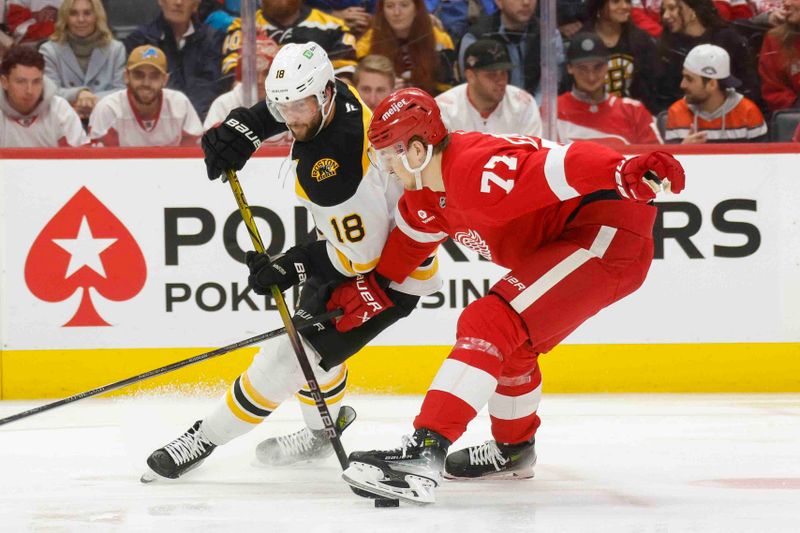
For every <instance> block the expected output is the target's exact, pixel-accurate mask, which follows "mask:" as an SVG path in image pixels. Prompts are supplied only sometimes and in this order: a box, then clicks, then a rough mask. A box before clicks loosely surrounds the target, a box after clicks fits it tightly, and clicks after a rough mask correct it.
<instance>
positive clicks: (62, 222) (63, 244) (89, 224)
mask: <svg viewBox="0 0 800 533" xmlns="http://www.w3.org/2000/svg"><path fill="white" fill-rule="evenodd" d="M146 279H147V265H146V264H145V260H144V255H143V254H142V250H141V248H140V247H139V244H138V243H137V242H136V240H135V239H134V238H133V236H132V235H131V233H130V232H129V231H128V229H127V228H126V227H125V225H124V224H123V223H122V221H120V220H119V218H117V217H116V216H115V215H114V213H112V212H111V210H109V209H108V207H106V206H105V205H104V204H103V203H102V202H101V201H100V200H99V199H98V198H97V197H96V196H95V195H94V194H92V193H91V192H90V191H89V189H87V188H86V187H81V189H80V190H79V191H78V192H77V193H75V195H74V196H73V197H72V198H70V199H69V200H68V201H67V202H66V203H65V204H64V206H63V207H62V208H61V209H60V210H59V211H58V212H57V213H55V214H54V215H53V217H52V218H51V219H50V221H49V222H48V223H47V224H46V225H45V226H44V228H42V231H41V232H40V233H39V235H38V236H37V237H36V240H34V242H33V245H32V246H31V249H30V251H29V252H28V257H27V258H26V260H25V283H26V284H27V286H28V289H30V291H31V293H32V294H33V295H34V296H36V297H37V298H39V299H41V300H44V301H45V302H62V301H64V300H66V299H67V298H69V297H70V296H72V295H73V294H74V293H75V292H76V291H78V290H80V291H82V295H81V302H80V305H79V306H78V309H77V310H76V312H75V314H74V316H73V317H72V318H71V319H70V320H69V321H68V322H67V323H66V324H64V327H78V326H110V325H111V324H109V323H108V322H106V321H105V320H104V319H103V317H101V316H100V314H99V313H98V312H97V310H96V309H95V307H94V304H93V303H92V297H91V293H90V291H89V289H90V288H94V289H95V291H97V293H98V294H100V295H101V296H103V297H104V298H107V299H109V300H112V301H115V302H122V301H125V300H130V299H131V298H133V297H134V296H136V295H137V294H139V292H140V291H141V290H142V287H144V283H145V280H146Z"/></svg>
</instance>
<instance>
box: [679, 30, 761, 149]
mask: <svg viewBox="0 0 800 533" xmlns="http://www.w3.org/2000/svg"><path fill="white" fill-rule="evenodd" d="M739 85H741V82H740V81H739V80H738V79H737V78H735V77H733V76H731V61H730V56H728V52H726V51H725V49H723V48H721V47H719V46H715V45H713V44H701V45H698V46H695V47H694V48H692V49H691V51H689V53H688V54H687V55H686V59H685V60H684V62H683V79H682V80H681V89H682V90H683V92H684V94H685V96H684V97H683V98H681V99H680V100H678V101H677V102H675V103H674V104H672V105H671V106H670V108H669V112H668V115H667V125H666V133H665V135H664V138H665V140H666V141H667V142H668V143H682V144H698V143H706V142H708V143H723V142H725V143H731V142H760V141H765V140H766V139H767V125H766V123H765V122H764V116H763V115H762V114H761V111H760V110H759V109H758V106H757V105H756V104H755V103H754V102H753V101H752V100H750V99H748V98H746V97H745V96H743V95H742V94H741V93H738V92H737V91H736V87H738V86H739Z"/></svg>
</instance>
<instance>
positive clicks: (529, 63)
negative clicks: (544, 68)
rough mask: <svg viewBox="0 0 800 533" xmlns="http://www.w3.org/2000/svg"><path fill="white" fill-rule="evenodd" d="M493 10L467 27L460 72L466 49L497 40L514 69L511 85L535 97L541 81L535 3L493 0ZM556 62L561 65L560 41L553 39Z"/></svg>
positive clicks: (561, 50) (462, 43) (461, 48)
mask: <svg viewBox="0 0 800 533" xmlns="http://www.w3.org/2000/svg"><path fill="white" fill-rule="evenodd" d="M496 2H497V8H498V9H497V11H496V12H495V13H494V14H493V15H490V16H487V17H483V18H480V19H478V21H477V22H476V23H475V24H473V25H472V26H470V27H469V28H467V33H465V34H464V38H463V39H461V44H460V46H459V52H458V64H459V66H460V68H461V71H462V72H463V71H464V55H465V54H466V51H467V47H469V45H471V44H472V43H474V42H475V41H476V40H478V39H479V38H483V37H490V38H492V39H497V40H498V41H500V42H501V43H503V44H505V45H506V48H508V55H509V57H510V58H511V63H513V64H514V68H513V69H512V70H511V85H513V86H515V87H520V88H522V89H525V90H526V91H528V92H529V93H531V94H533V95H536V93H537V91H538V90H539V80H540V78H541V67H540V64H541V54H540V45H539V42H540V40H541V36H540V32H539V20H538V19H537V18H536V17H535V16H534V12H535V11H536V4H537V0H496ZM557 47H558V48H559V50H558V52H557V54H558V56H559V58H560V59H559V63H563V59H562V58H563V42H562V40H561V35H560V34H558V36H557Z"/></svg>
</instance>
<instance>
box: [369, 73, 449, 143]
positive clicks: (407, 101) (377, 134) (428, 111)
mask: <svg viewBox="0 0 800 533" xmlns="http://www.w3.org/2000/svg"><path fill="white" fill-rule="evenodd" d="M445 135H447V128H446V127H445V125H444V122H442V113H441V111H439V106H438V105H437V104H436V100H434V99H433V97H432V96H431V95H429V94H428V93H426V92H425V91H423V90H422V89H416V88H408V89H399V90H397V91H395V92H393V93H392V94H390V95H389V96H387V97H386V98H384V99H383V101H382V102H381V103H380V104H378V107H376V108H375V111H374V112H373V115H372V122H370V124H369V131H368V133H367V136H368V137H369V141H370V142H371V143H372V145H373V146H374V147H375V148H377V149H378V150H380V149H382V148H386V147H387V146H391V145H395V144H400V143H402V145H403V147H406V146H408V143H409V141H410V140H411V138H412V137H414V136H419V137H420V138H421V139H422V140H423V141H425V143H427V144H428V145H436V144H438V143H439V141H441V140H442V139H444V137H445Z"/></svg>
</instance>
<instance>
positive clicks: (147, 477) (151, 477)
mask: <svg viewBox="0 0 800 533" xmlns="http://www.w3.org/2000/svg"><path fill="white" fill-rule="evenodd" d="M139 481H141V482H142V483H144V484H149V483H154V482H156V481H169V480H168V479H167V478H165V477H163V476H159V475H158V474H156V473H155V472H153V471H152V470H151V469H149V468H148V469H147V470H146V471H145V473H144V474H142V477H140V478H139Z"/></svg>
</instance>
